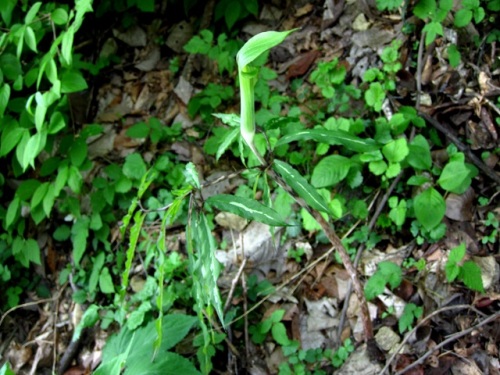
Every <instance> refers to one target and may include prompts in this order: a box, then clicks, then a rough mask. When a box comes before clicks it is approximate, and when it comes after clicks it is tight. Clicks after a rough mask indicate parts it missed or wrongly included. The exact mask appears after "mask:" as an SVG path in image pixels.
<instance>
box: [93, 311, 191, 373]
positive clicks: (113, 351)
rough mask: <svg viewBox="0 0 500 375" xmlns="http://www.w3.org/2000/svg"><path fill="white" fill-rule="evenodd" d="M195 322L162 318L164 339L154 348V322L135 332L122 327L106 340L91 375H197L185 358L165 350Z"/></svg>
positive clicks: (184, 317)
mask: <svg viewBox="0 0 500 375" xmlns="http://www.w3.org/2000/svg"><path fill="white" fill-rule="evenodd" d="M196 322H197V318H196V317H195V316H189V315H184V314H168V315H165V316H164V317H163V318H162V321H161V330H162V336H163V337H164V339H163V340H162V344H161V345H160V346H159V347H158V348H157V349H154V348H153V346H152V345H151V343H152V342H154V341H155V340H156V339H157V327H156V326H157V324H156V323H155V322H154V321H153V322H150V323H149V324H147V325H146V326H144V327H141V328H138V329H135V330H132V329H129V328H128V327H125V328H123V329H122V330H121V331H120V332H119V333H118V334H116V335H114V336H112V337H110V338H109V339H108V341H107V343H106V346H105V347H104V350H103V353H102V362H101V364H100V366H99V367H98V368H97V369H96V370H95V372H94V373H95V374H96V375H98V374H102V375H119V374H145V373H155V374H156V373H163V374H164V373H174V372H180V373H182V374H193V375H197V374H200V372H199V371H198V370H197V369H196V367H195V366H194V364H193V363H192V362H191V361H190V360H189V359H187V358H186V357H183V356H181V355H179V354H177V353H175V352H172V351H169V350H170V349H172V348H174V347H175V346H176V345H177V344H178V343H179V342H180V341H181V340H183V339H184V338H185V337H186V336H187V334H188V333H189V331H190V330H191V329H192V328H193V326H195V324H196ZM160 353H161V354H160Z"/></svg>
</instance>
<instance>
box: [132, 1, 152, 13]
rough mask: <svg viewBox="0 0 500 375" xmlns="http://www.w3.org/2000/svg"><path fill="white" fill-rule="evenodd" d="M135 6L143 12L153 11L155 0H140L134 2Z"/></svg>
mask: <svg viewBox="0 0 500 375" xmlns="http://www.w3.org/2000/svg"><path fill="white" fill-rule="evenodd" d="M136 5H137V8H139V9H140V10H141V11H143V12H154V11H155V0H141V1H138V2H137V3H136Z"/></svg>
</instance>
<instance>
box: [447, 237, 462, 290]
mask: <svg viewBox="0 0 500 375" xmlns="http://www.w3.org/2000/svg"><path fill="white" fill-rule="evenodd" d="M464 256H465V244H464V243H462V244H460V245H459V246H457V247H455V248H453V249H452V250H451V251H450V254H449V255H448V260H447V261H446V265H445V267H444V269H445V273H446V280H448V282H450V283H451V282H452V281H454V280H455V279H456V278H457V277H458V275H459V274H460V266H459V263H460V262H461V261H462V259H463V258H464Z"/></svg>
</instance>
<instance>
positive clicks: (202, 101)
mask: <svg viewBox="0 0 500 375" xmlns="http://www.w3.org/2000/svg"><path fill="white" fill-rule="evenodd" d="M233 96H234V90H233V88H232V87H230V86H223V85H219V84H215V83H209V84H208V86H207V87H206V88H204V89H203V90H202V91H200V92H199V93H198V94H196V95H195V96H193V97H192V98H191V100H190V101H189V103H188V113H189V115H190V116H191V117H194V116H195V115H196V114H198V113H199V114H200V115H201V117H202V119H203V120H204V121H206V122H208V123H212V122H213V117H212V112H213V111H214V110H216V109H217V108H218V107H219V106H220V105H221V104H222V103H223V102H225V101H227V100H229V99H231V98H232V97H233Z"/></svg>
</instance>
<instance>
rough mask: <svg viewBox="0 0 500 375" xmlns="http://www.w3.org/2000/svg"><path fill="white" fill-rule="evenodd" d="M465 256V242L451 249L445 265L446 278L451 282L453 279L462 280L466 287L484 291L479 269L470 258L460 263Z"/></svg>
mask: <svg viewBox="0 0 500 375" xmlns="http://www.w3.org/2000/svg"><path fill="white" fill-rule="evenodd" d="M464 257H465V244H464V243H462V244H460V245H458V246H457V247H455V248H453V249H451V251H450V254H449V255H448V260H447V261H446V265H445V272H446V279H447V280H448V282H452V281H454V280H455V279H458V280H460V281H462V282H463V283H464V284H465V286H466V287H468V288H469V289H472V290H475V291H477V292H484V287H483V280H482V278H481V269H480V268H479V266H478V265H477V264H476V263H474V262H473V261H472V260H468V261H466V262H464V263H463V264H462V260H463V259H464Z"/></svg>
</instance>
